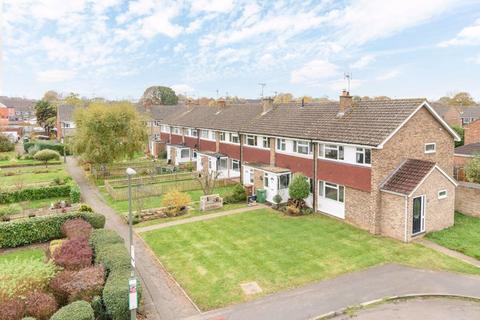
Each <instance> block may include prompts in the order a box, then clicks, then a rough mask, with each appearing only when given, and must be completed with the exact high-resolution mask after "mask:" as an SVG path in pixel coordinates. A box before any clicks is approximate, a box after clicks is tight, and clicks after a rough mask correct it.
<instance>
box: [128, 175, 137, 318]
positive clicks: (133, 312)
mask: <svg viewBox="0 0 480 320" xmlns="http://www.w3.org/2000/svg"><path fill="white" fill-rule="evenodd" d="M126 173H127V176H128V229H129V230H128V239H129V246H130V279H129V280H128V287H129V309H130V319H131V320H135V319H137V280H136V278H135V251H134V248H133V218H132V176H134V175H135V174H137V172H136V171H135V170H133V169H132V168H127V170H126Z"/></svg>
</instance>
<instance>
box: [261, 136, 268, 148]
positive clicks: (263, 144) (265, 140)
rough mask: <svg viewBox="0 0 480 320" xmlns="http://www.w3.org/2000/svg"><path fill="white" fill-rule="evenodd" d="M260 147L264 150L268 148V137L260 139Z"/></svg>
mask: <svg viewBox="0 0 480 320" xmlns="http://www.w3.org/2000/svg"><path fill="white" fill-rule="evenodd" d="M262 147H264V148H267V149H268V148H270V138H268V137H263V138H262Z"/></svg>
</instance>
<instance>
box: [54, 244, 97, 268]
mask: <svg viewBox="0 0 480 320" xmlns="http://www.w3.org/2000/svg"><path fill="white" fill-rule="evenodd" d="M92 258H93V252H92V248H91V247H90V245H89V244H88V241H87V239H82V238H76V239H72V240H66V241H65V242H63V243H62V246H61V247H60V248H58V249H57V250H55V251H54V252H53V261H55V263H56V264H57V265H58V266H60V267H63V268H65V269H67V270H79V269H82V268H86V267H88V266H90V265H91V264H92Z"/></svg>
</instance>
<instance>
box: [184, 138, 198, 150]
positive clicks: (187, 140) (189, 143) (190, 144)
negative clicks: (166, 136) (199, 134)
mask: <svg viewBox="0 0 480 320" xmlns="http://www.w3.org/2000/svg"><path fill="white" fill-rule="evenodd" d="M196 144H197V138H194V137H185V145H186V146H187V147H190V148H195V145H196Z"/></svg>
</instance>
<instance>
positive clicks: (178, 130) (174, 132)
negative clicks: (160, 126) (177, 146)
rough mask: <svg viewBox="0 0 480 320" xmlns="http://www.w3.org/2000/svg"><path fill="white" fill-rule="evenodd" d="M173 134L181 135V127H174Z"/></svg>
mask: <svg viewBox="0 0 480 320" xmlns="http://www.w3.org/2000/svg"><path fill="white" fill-rule="evenodd" d="M172 133H173V134H180V128H179V127H172Z"/></svg>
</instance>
